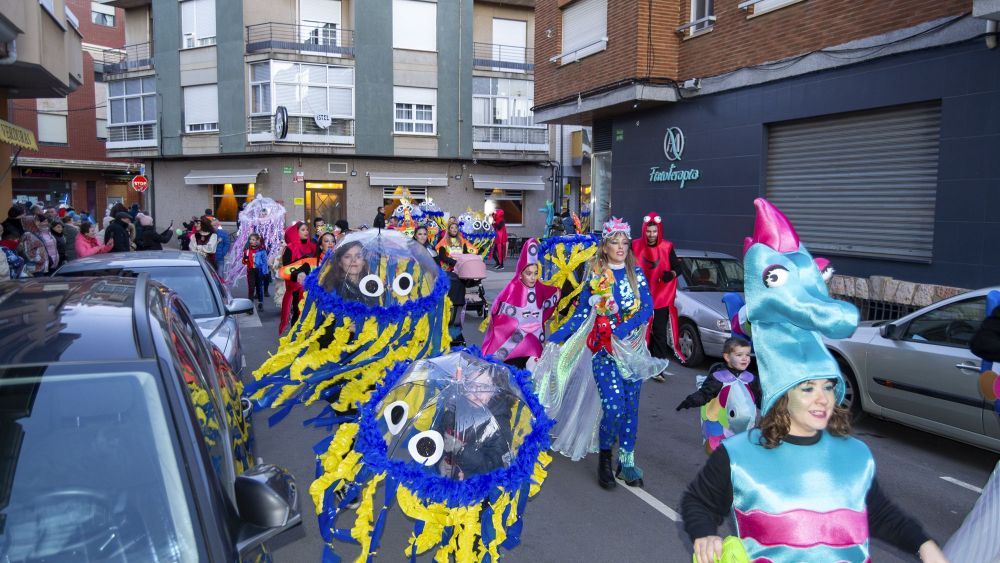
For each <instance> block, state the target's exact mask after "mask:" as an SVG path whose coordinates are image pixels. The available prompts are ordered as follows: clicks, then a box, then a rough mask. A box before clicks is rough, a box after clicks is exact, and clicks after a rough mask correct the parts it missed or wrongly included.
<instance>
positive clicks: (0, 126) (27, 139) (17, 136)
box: [0, 119, 38, 151]
mask: <svg viewBox="0 0 1000 563" xmlns="http://www.w3.org/2000/svg"><path fill="white" fill-rule="evenodd" d="M0 142H2V143H6V144H8V145H13V146H15V147H19V148H22V149H28V150H29V151H37V150H38V143H36V142H35V134H34V133H32V132H31V131H30V130H28V129H25V128H24V127H18V126H17V125H14V124H13V123H11V122H9V121H4V120H2V119H0Z"/></svg>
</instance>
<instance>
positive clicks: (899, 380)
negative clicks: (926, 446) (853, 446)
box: [826, 286, 1000, 452]
mask: <svg viewBox="0 0 1000 563" xmlns="http://www.w3.org/2000/svg"><path fill="white" fill-rule="evenodd" d="M995 289H996V290H1000V286H993V287H988V288H985V289H979V290H976V291H970V292H968V293H963V294H961V295H957V296H955V297H952V298H950V299H945V300H943V301H939V302H938V303H934V304H933V305H929V306H927V307H924V308H923V309H920V310H918V311H916V312H914V313H911V314H909V315H906V316H905V317H903V318H901V319H898V320H895V321H879V322H862V323H861V326H860V327H858V330H857V331H856V332H855V333H854V335H853V336H851V337H850V338H845V339H842V340H827V341H826V344H827V347H828V348H829V349H830V350H831V351H832V352H833V355H834V356H835V357H836V358H837V361H838V362H840V364H841V368H842V369H843V371H844V375H845V376H846V379H847V383H848V396H847V406H849V407H850V409H851V411H852V412H853V413H854V414H855V416H861V414H862V413H870V414H872V415H874V416H877V417H879V418H885V419H888V420H893V421H896V422H899V423H901V424H905V425H907V426H912V427H914V428H919V429H921V430H925V431H927V432H931V433H933V434H939V435H941V436H945V437H947V438H951V439H953V440H958V441H961V442H965V443H968V444H972V445H974V446H978V447H981V448H985V449H988V450H993V451H997V452H1000V419H998V417H997V415H996V414H995V413H994V412H993V405H992V404H988V403H987V402H986V401H985V400H984V399H983V396H982V395H981V393H980V391H979V369H980V360H979V358H977V357H976V356H975V355H973V354H972V352H970V351H969V341H970V340H971V339H972V335H973V334H974V333H975V332H976V330H977V329H978V328H979V325H980V324H982V322H983V318H984V317H985V315H986V294H987V293H989V292H990V291H991V290H995Z"/></svg>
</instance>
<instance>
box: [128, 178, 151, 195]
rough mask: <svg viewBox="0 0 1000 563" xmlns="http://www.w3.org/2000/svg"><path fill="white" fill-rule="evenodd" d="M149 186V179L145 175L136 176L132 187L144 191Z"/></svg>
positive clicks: (140, 191)
mask: <svg viewBox="0 0 1000 563" xmlns="http://www.w3.org/2000/svg"><path fill="white" fill-rule="evenodd" d="M148 188H149V180H147V179H146V177H145V176H136V177H135V178H132V189H133V190H135V191H137V192H139V193H142V192H144V191H146V189H148Z"/></svg>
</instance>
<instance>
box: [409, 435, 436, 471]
mask: <svg viewBox="0 0 1000 563" xmlns="http://www.w3.org/2000/svg"><path fill="white" fill-rule="evenodd" d="M406 448H407V450H409V452H410V457H412V458H413V460H414V461H416V462H417V463H419V464H421V465H424V466H431V465H434V464H435V463H437V462H438V461H440V460H441V456H442V455H443V454H444V438H442V437H441V433H440V432H438V431H437V430H424V431H423V432H421V433H419V434H417V435H416V436H414V437H412V438H410V441H409V443H408V444H407V445H406Z"/></svg>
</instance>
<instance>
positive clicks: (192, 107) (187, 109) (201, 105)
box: [184, 84, 219, 126]
mask: <svg viewBox="0 0 1000 563" xmlns="http://www.w3.org/2000/svg"><path fill="white" fill-rule="evenodd" d="M218 92H219V90H218V86H216V85H215V84H206V85H204V86H188V87H186V88H184V125H186V126H190V125H195V124H200V123H218V122H219V93H218Z"/></svg>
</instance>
